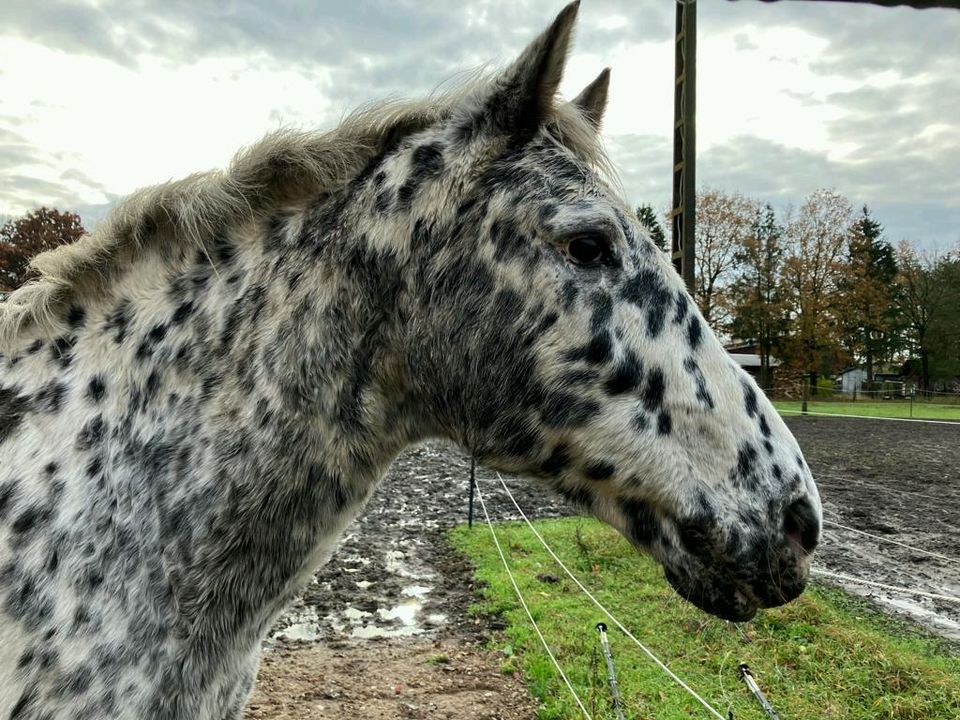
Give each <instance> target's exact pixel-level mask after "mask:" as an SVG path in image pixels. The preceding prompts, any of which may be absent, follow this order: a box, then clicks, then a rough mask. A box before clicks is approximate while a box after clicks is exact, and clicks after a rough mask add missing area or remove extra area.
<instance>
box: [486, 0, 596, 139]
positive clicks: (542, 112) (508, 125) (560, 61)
mask: <svg viewBox="0 0 960 720" xmlns="http://www.w3.org/2000/svg"><path fill="white" fill-rule="evenodd" d="M579 7H580V0H574V2H572V3H570V4H569V5H567V6H566V7H565V8H564V9H563V10H562V11H561V12H560V14H559V15H557V19H556V20H554V21H553V24H552V25H550V27H549V28H547V29H546V30H545V31H544V32H543V33H541V35H540V36H539V37H538V38H537V39H536V40H534V41H533V42H532V43H530V44H529V45H528V46H527V48H526V50H524V51H523V52H522V53H521V54H520V57H518V58H517V59H516V60H515V61H514V62H513V64H511V65H510V67H508V68H507V69H506V70H504V72H503V73H502V74H501V75H500V76H499V77H498V78H497V79H496V81H495V85H494V88H493V91H492V93H491V94H490V95H489V96H488V97H487V101H486V103H485V105H486V107H485V109H486V112H487V113H489V115H490V117H491V119H492V120H493V124H494V125H495V126H496V127H497V128H498V129H500V130H504V131H507V132H511V133H513V132H516V131H521V132H522V131H525V130H526V131H535V130H536V129H537V128H538V127H539V126H540V124H541V122H542V121H543V119H544V117H546V115H547V112H548V111H549V110H550V108H551V107H552V105H553V101H554V97H555V96H556V94H557V88H558V87H559V86H560V79H561V78H562V77H563V68H564V65H566V62H567V51H568V50H569V49H570V40H571V35H572V34H573V25H574V22H575V20H576V18H577V10H578V8H579Z"/></svg>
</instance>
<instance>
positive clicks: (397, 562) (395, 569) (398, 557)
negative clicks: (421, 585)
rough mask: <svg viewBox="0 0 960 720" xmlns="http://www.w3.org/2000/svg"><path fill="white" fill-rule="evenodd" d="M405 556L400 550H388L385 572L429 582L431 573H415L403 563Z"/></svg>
mask: <svg viewBox="0 0 960 720" xmlns="http://www.w3.org/2000/svg"><path fill="white" fill-rule="evenodd" d="M405 558H406V554H405V553H403V552H402V551H400V550H388V551H387V553H386V557H385V559H386V566H387V572H388V573H391V574H393V575H399V576H400V577H404V578H408V579H410V580H430V579H431V578H432V577H433V573H429V572H419V573H418V572H415V571H414V570H412V569H411V568H410V566H409V565H408V564H407V563H406V561H405Z"/></svg>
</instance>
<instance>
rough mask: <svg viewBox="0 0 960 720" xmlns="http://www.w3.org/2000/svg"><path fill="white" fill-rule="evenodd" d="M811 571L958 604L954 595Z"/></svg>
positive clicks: (827, 571)
mask: <svg viewBox="0 0 960 720" xmlns="http://www.w3.org/2000/svg"><path fill="white" fill-rule="evenodd" d="M811 572H812V573H813V574H814V575H818V576H820V577H826V578H832V579H834V580H845V581H847V582H852V583H857V584H860V585H870V586H871V587H876V588H881V589H883V590H891V591H893V592H898V593H901V594H903V595H918V596H920V597H925V598H930V599H931V600H944V601H946V602H951V603H957V604H960V597H957V596H956V595H943V594H941V593H932V592H927V591H925V590H916V589H914V588H905V587H899V586H897V585H887V584H886V583H881V582H876V581H874V580H864V579H863V578H858V577H854V576H853V575H844V574H842V573H835V572H831V571H829V570H821V569H820V568H813V569H812V570H811Z"/></svg>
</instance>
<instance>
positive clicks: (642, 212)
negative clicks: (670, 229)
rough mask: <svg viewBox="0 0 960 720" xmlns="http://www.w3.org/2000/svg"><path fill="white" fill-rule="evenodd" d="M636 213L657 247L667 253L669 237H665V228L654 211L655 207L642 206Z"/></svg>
mask: <svg viewBox="0 0 960 720" xmlns="http://www.w3.org/2000/svg"><path fill="white" fill-rule="evenodd" d="M636 213H637V219H638V220H639V221H640V224H641V225H643V227H644V228H646V230H647V232H648V233H650V237H651V238H652V239H653V242H654V243H655V244H656V246H657V247H658V248H660V249H661V250H662V251H663V252H667V251H668V250H667V236H666V235H664V232H663V226H662V225H661V224H660V221H659V220H657V213H656V211H655V210H654V209H653V205H650V204H649V203H648V204H646V205H641V206H639V207H638V208H637V210H636Z"/></svg>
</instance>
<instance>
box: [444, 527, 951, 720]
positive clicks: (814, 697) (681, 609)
mask: <svg viewBox="0 0 960 720" xmlns="http://www.w3.org/2000/svg"><path fill="white" fill-rule="evenodd" d="M536 525H537V526H538V528H539V529H540V531H541V532H542V533H543V535H544V536H545V537H546V539H547V542H549V543H550V545H551V547H553V548H554V550H555V551H556V552H557V554H558V555H559V556H560V557H562V558H563V559H564V561H565V562H566V563H568V564H569V565H570V567H571V569H572V570H573V572H575V573H577V574H578V575H579V576H580V577H581V579H582V580H583V581H584V582H585V583H586V585H587V586H589V587H590V588H591V590H592V591H593V592H594V593H595V594H596V595H597V597H598V598H599V599H600V601H601V602H603V603H604V604H605V605H606V606H607V607H609V608H610V609H611V610H612V612H613V613H614V614H615V615H617V616H618V617H619V618H620V620H621V621H622V622H624V624H626V625H627V626H628V627H630V628H631V629H632V631H633V632H635V633H636V635H637V636H638V637H639V638H640V639H641V640H642V641H644V642H645V643H647V644H648V645H649V646H650V647H651V649H652V650H653V652H654V653H656V654H658V655H659V657H660V658H661V659H662V660H664V661H665V662H666V663H667V664H668V665H669V666H670V667H671V668H672V669H673V670H674V671H675V672H677V673H678V674H680V675H681V676H682V677H683V678H684V679H685V680H686V681H687V682H689V683H690V684H691V685H692V686H693V687H694V688H695V689H696V690H697V691H698V692H700V693H701V694H703V695H704V696H705V697H706V698H707V699H708V700H709V701H710V702H712V703H713V704H714V705H715V706H716V707H717V709H719V710H720V712H721V713H723V715H724V716H726V714H727V711H728V710H730V711H733V716H734V717H735V718H737V720H766V718H767V716H766V714H765V713H764V712H763V711H762V710H761V709H760V706H759V705H758V704H757V703H756V702H755V701H754V699H753V697H751V695H750V694H749V692H748V691H747V689H746V687H745V686H744V684H743V683H742V682H741V681H740V680H739V679H738V676H737V667H738V665H739V664H740V663H742V662H746V663H747V664H749V666H750V668H751V669H752V670H753V672H754V674H755V675H756V677H757V679H758V682H759V684H760V685H761V687H762V688H763V689H764V691H765V692H766V694H767V696H768V697H769V698H770V700H771V702H772V703H773V706H774V707H775V708H776V709H777V710H778V712H779V713H781V717H783V718H836V719H838V720H839V719H840V718H843V719H845V720H879V719H885V720H956V718H958V717H960V658H958V657H957V656H956V655H955V654H953V653H952V652H951V651H950V650H949V649H947V648H945V647H944V646H943V645H942V644H941V643H940V642H938V641H937V640H934V639H931V638H930V637H929V636H927V635H926V634H925V633H923V632H921V631H919V630H914V629H909V627H908V626H906V625H905V624H903V623H896V622H893V621H891V620H889V619H888V618H886V617H884V616H881V615H880V614H879V613H877V612H876V611H873V610H871V609H870V608H868V607H867V606H866V605H865V604H864V603H862V602H861V601H859V600H857V599H855V598H853V597H851V596H850V595H847V594H846V593H844V592H842V591H840V590H835V589H832V588H829V587H826V586H823V585H820V584H818V583H815V584H814V585H813V587H811V588H809V589H808V590H807V592H805V593H804V594H803V595H802V596H801V597H800V598H799V599H798V600H797V601H795V602H793V603H790V604H789V605H787V606H785V607H782V608H777V609H774V610H766V611H762V612H761V613H760V614H759V615H758V616H757V618H756V619H754V620H753V621H751V622H745V623H727V622H723V621H721V620H717V619H716V618H712V617H709V616H707V615H705V614H704V613H703V612H701V611H699V610H697V609H696V608H694V607H693V606H692V605H690V604H689V603H686V602H684V601H683V600H681V599H680V598H679V597H678V596H677V594H676V593H675V592H674V591H673V590H671V589H670V587H669V585H668V584H667V582H666V581H665V580H664V579H663V571H662V570H661V569H660V568H659V567H657V566H656V565H655V564H654V563H653V562H652V561H651V560H649V559H648V558H646V557H643V556H641V555H639V554H638V553H637V552H636V551H635V550H633V549H632V548H631V547H630V546H629V545H628V544H627V543H626V541H624V540H623V539H622V538H621V537H620V536H619V535H618V534H617V533H616V532H615V531H614V530H612V529H610V528H609V527H607V526H605V525H602V524H600V523H598V522H597V521H595V520H588V519H584V518H567V519H563V520H548V521H539V522H537V523H536ZM496 528H497V534H498V537H499V539H500V543H501V545H502V546H503V548H504V552H505V553H507V554H508V558H509V562H510V563H511V566H512V569H513V571H514V573H515V575H516V577H517V582H518V583H519V584H520V587H521V589H522V592H523V594H524V597H525V598H526V599H527V602H528V603H529V605H530V610H531V612H532V613H533V615H534V617H535V618H536V619H537V622H538V623H539V624H540V626H541V629H542V631H543V633H544V636H545V637H546V639H547V642H548V643H549V644H550V646H551V648H552V650H553V651H554V652H555V653H556V655H557V658H558V660H559V662H560V663H561V665H562V666H563V668H564V670H565V671H566V673H567V674H568V676H569V677H570V681H571V682H572V683H573V685H574V687H575V688H576V689H577V693H578V694H579V695H580V697H581V698H582V699H583V701H584V703H585V704H586V706H587V708H588V709H589V710H590V711H591V714H592V715H593V717H595V718H601V719H603V720H607V718H613V717H614V715H613V712H612V708H611V703H610V692H609V689H608V687H607V683H606V672H605V668H604V660H603V658H602V656H601V655H600V646H599V642H598V637H597V632H596V630H595V629H594V627H595V625H596V623H597V622H598V621H600V620H605V619H606V618H604V617H603V615H601V614H600V612H599V611H597V610H596V609H595V608H594V606H593V605H591V604H590V602H589V600H587V598H586V597H584V595H583V594H582V593H580V592H579V590H578V589H577V588H576V587H575V586H574V585H573V584H572V583H571V582H570V581H569V579H568V578H567V577H566V576H565V575H563V572H562V571H561V570H560V569H559V568H558V567H557V566H556V565H555V564H554V563H553V561H552V560H551V558H550V556H549V555H547V553H546V551H545V550H544V549H543V548H542V546H541V545H540V544H539V542H538V541H537V540H536V538H535V537H534V536H533V534H532V533H531V532H530V531H529V530H528V529H527V528H526V526H522V525H519V524H516V523H504V524H497V525H496ZM450 537H451V540H452V542H453V544H454V546H455V547H457V548H459V549H460V550H461V551H462V552H464V553H466V554H467V555H468V556H469V557H470V559H471V561H472V562H473V564H474V566H475V568H476V578H477V580H478V581H479V584H480V587H481V588H482V589H481V591H480V592H481V593H482V597H481V599H480V600H479V602H478V605H476V606H475V607H474V608H473V611H474V612H477V613H483V614H493V615H498V616H501V617H502V618H503V620H504V622H505V624H506V629H505V631H504V633H505V636H504V637H503V639H502V640H500V641H499V642H498V644H497V647H498V648H499V649H500V650H501V651H502V652H503V660H502V664H501V672H503V673H505V674H512V673H515V672H518V671H521V670H522V672H523V675H524V680H525V681H526V683H527V686H528V687H529V688H530V691H531V692H532V693H533V695H534V696H535V697H537V698H538V699H539V700H540V701H541V702H542V703H543V707H542V710H541V712H540V714H539V716H538V718H539V719H540V720H561V719H565V720H574V719H576V718H581V717H582V715H581V714H580V711H579V710H578V709H577V708H576V706H575V705H574V704H573V700H572V699H571V697H570V694H569V693H568V691H567V690H566V688H565V687H564V686H563V685H562V683H561V681H560V679H559V678H558V677H557V675H556V671H555V670H554V669H553V667H552V665H551V664H550V661H549V659H548V658H547V656H546V654H545V653H544V651H543V648H542V646H541V645H540V643H539V641H538V640H537V638H536V636H535V635H534V634H533V630H532V628H531V626H530V623H529V621H528V620H527V617H526V616H525V615H524V614H523V611H522V610H521V609H520V608H519V606H518V604H517V599H516V596H515V595H514V591H513V588H512V587H511V586H510V584H509V581H508V580H507V577H506V574H505V572H504V569H503V566H502V564H501V562H500V557H499V556H498V555H497V552H496V550H495V549H494V547H493V543H492V540H491V538H490V533H489V531H488V529H487V528H486V527H484V526H483V525H480V526H475V527H474V528H473V529H472V530H468V529H467V528H466V527H459V528H455V529H454V530H452V531H451V535H450ZM608 624H609V623H608ZM610 644H611V646H612V649H613V656H614V662H615V663H616V667H617V679H618V681H619V685H620V690H621V693H622V695H623V699H624V702H625V705H626V707H625V714H626V716H627V717H628V718H653V717H655V718H658V720H680V719H689V718H707V717H709V716H708V714H707V713H706V712H705V711H704V710H703V708H701V707H700V706H699V705H698V704H697V703H696V702H695V701H694V700H692V699H691V698H690V697H689V696H688V695H687V694H686V693H684V692H683V691H682V690H681V689H680V688H678V687H677V686H676V685H674V684H673V683H672V682H671V681H670V680H669V679H667V678H666V677H665V676H664V674H663V673H662V672H661V671H660V670H659V669H658V668H657V667H656V666H655V665H654V664H653V663H652V662H651V661H649V660H648V659H647V658H646V657H645V656H644V655H642V654H641V652H640V651H639V649H638V648H637V647H636V646H635V645H634V644H633V643H631V642H630V641H629V640H628V639H627V638H626V637H625V636H624V635H623V633H621V632H619V631H618V630H616V629H612V630H611V631H610Z"/></svg>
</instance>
